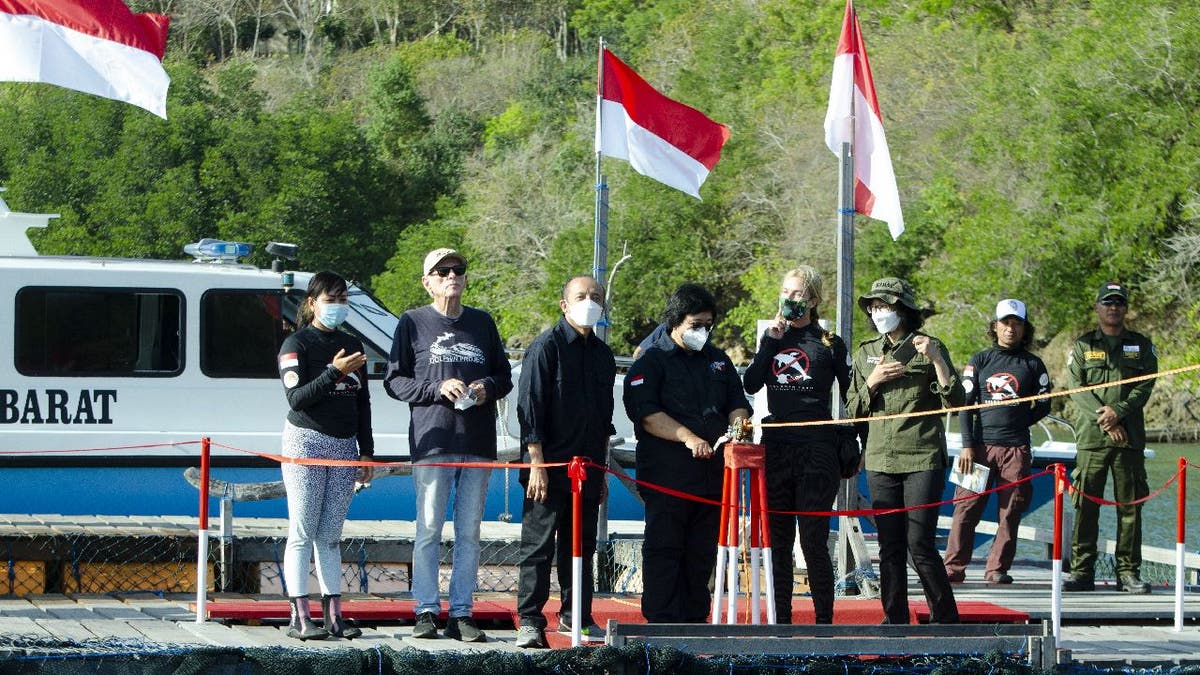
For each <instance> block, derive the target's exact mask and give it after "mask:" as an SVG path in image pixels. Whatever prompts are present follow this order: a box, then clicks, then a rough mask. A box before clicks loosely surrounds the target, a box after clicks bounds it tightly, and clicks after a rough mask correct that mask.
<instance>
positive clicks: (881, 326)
mask: <svg viewBox="0 0 1200 675" xmlns="http://www.w3.org/2000/svg"><path fill="white" fill-rule="evenodd" d="M871 321H874V322H875V330H877V331H879V333H880V334H881V335H887V334H888V333H890V332H892V331H894V330H896V327H897V326H899V325H900V315H899V314H897V313H895V312H893V311H892V310H890V309H877V310H875V311H874V312H871Z"/></svg>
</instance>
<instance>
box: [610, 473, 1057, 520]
mask: <svg viewBox="0 0 1200 675" xmlns="http://www.w3.org/2000/svg"><path fill="white" fill-rule="evenodd" d="M586 463H587V464H589V465H591V466H594V467H596V468H598V469H601V470H603V471H606V472H608V473H611V474H612V475H614V476H616V477H617V478H619V479H621V480H622V481H626V480H627V481H629V482H631V483H635V484H637V485H641V486H644V487H647V488H650V489H651V490H654V491H656V492H661V493H663V494H665V495H669V496H672V497H677V498H679V499H686V500H688V501H692V502H696V503H698V504H709V505H711V506H720V507H725V508H736V509H737V510H739V511H745V510H747V507H746V506H742V505H741V504H740V503H739V502H740V500H731V501H730V502H724V501H717V500H714V499H708V498H706V497H698V496H696V495H693V494H690V493H687V492H683V491H680V490H676V489H673V488H669V487H665V486H663V485H658V484H656V483H650V482H648V481H644V480H639V479H637V478H634V477H633V476H630V475H629V474H627V473H625V472H623V471H617V470H615V469H610V468H609V467H607V466H600V465H599V464H596V463H595V462H593V461H591V460H586ZM1051 473H1052V470H1050V469H1046V470H1044V471H1041V472H1040V473H1035V474H1033V475H1030V476H1026V477H1024V478H1022V479H1020V480H1016V481H1013V482H1011V483H1005V484H1004V485H1000V486H997V487H994V488H992V489H990V490H985V491H983V492H979V493H976V494H973V495H966V496H963V497H955V498H953V499H945V500H942V501H940V502H931V503H929V504H920V505H917V506H906V507H903V508H894V509H849V510H846V511H775V510H771V509H764V510H763V512H764V513H769V514H775V515H777V516H830V517H832V516H879V515H890V514H893V513H906V512H908V511H917V510H920V509H927V508H931V507H934V506H943V505H945V504H955V503H958V502H962V501H966V500H968V499H975V498H977V497H983V496H986V495H990V494H992V493H994V492H999V491H1000V490H1006V489H1010V488H1012V487H1013V486H1016V485H1019V484H1020V483H1024V482H1026V481H1031V480H1033V479H1034V478H1040V477H1042V476H1046V475H1049V474H1051Z"/></svg>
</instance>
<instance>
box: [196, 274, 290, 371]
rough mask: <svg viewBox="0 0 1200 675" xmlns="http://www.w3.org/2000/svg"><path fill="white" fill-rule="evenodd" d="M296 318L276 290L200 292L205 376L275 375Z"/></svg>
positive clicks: (201, 336) (201, 364)
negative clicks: (284, 340)
mask: <svg viewBox="0 0 1200 675" xmlns="http://www.w3.org/2000/svg"><path fill="white" fill-rule="evenodd" d="M293 330H295V324H294V323H293V322H292V321H291V319H289V318H288V316H287V314H286V313H285V312H284V311H283V293H281V292H280V291H246V290H237V289H229V290H226V289H216V290H209V291H206V292H205V293H204V295H203V296H201V298H200V370H201V371H203V373H204V374H205V375H207V376H209V377H238V378H251V379H267V378H270V379H273V378H277V377H279V370H278V367H277V366H276V359H277V358H278V355H279V346H280V345H281V344H283V339H284V337H286V336H287V335H288V334H290V333H291V332H292V331H293Z"/></svg>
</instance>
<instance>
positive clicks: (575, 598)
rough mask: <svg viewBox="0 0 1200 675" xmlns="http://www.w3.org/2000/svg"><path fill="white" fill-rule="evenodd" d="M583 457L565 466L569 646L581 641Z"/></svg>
mask: <svg viewBox="0 0 1200 675" xmlns="http://www.w3.org/2000/svg"><path fill="white" fill-rule="evenodd" d="M586 459H587V458H585V457H579V456H576V457H572V458H571V463H570V465H568V466H567V476H568V477H570V479H571V589H572V591H571V646H572V647H578V646H579V645H580V643H581V642H583V481H585V480H587V465H586V464H585V460H586Z"/></svg>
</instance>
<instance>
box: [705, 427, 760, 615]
mask: <svg viewBox="0 0 1200 675" xmlns="http://www.w3.org/2000/svg"><path fill="white" fill-rule="evenodd" d="M765 470H766V451H765V448H764V447H763V446H761V445H756V444H751V443H729V444H727V445H726V446H725V481H724V484H723V485H722V486H721V493H722V499H721V501H722V502H723V504H722V506H721V529H720V531H719V533H718V535H717V574H716V577H715V585H714V588H713V605H712V607H713V609H712V622H713V625H718V624H720V623H721V622H722V621H721V619H722V617H721V596H722V594H723V591H724V590H725V589H723V588H722V586H725V585H727V586H728V595H727V596H726V598H725V601H726V611H725V617H724V618H725V621H724V622H725V623H727V624H735V623H737V595H738V575H737V551H738V539H739V532H740V523H739V520H738V513H739V511H740V507H741V504H740V502H741V476H742V472H743V471H745V474H746V476H747V486H748V495H747V502H748V505H749V508H750V536H749V544H750V583H749V592H750V623H751V624H755V625H757V624H760V623H761V615H762V603H761V602H760V592H761V588H760V579H761V575H762V572H763V567H764V561H765V568H766V594H767V602H766V606H767V623H769V624H774V623H775V603H774V598H775V589H774V578H773V575H772V567H771V548H770V546H771V534H770V532H769V531H768V529H767V519H766V516H765V512H766V495H767V483H766V476H765ZM764 546H765V547H766V550H765V551H764V550H763V547H764ZM722 571H724V572H725V576H724V577H722V574H721V572H722Z"/></svg>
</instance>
